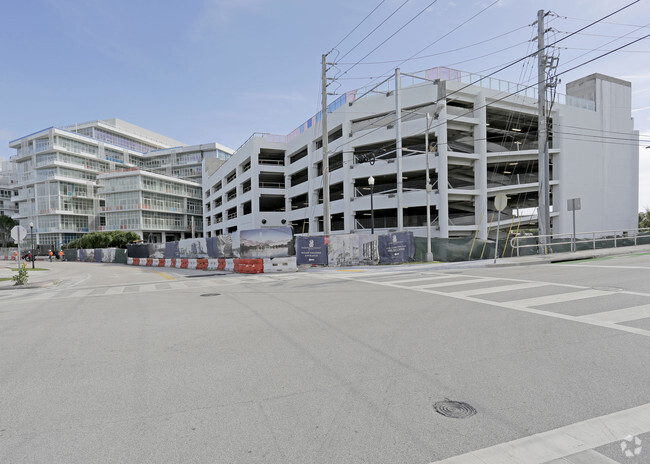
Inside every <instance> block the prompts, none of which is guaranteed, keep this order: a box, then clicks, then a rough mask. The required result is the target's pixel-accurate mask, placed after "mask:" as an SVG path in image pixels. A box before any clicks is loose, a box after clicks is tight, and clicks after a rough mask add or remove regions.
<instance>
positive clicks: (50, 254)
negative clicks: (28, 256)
mask: <svg viewBox="0 0 650 464" xmlns="http://www.w3.org/2000/svg"><path fill="white" fill-rule="evenodd" d="M48 255H49V257H50V262H52V256H54V253H52V250H50V252H49V253H48Z"/></svg>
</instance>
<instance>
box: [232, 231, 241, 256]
mask: <svg viewBox="0 0 650 464" xmlns="http://www.w3.org/2000/svg"><path fill="white" fill-rule="evenodd" d="M230 239H231V246H232V248H231V250H232V257H233V258H239V243H240V242H239V231H238V230H236V231H235V232H233V233H232V234H231V235H230Z"/></svg>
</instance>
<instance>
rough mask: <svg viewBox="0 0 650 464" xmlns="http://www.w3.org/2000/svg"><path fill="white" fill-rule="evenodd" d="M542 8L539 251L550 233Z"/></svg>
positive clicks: (541, 13) (539, 28)
mask: <svg viewBox="0 0 650 464" xmlns="http://www.w3.org/2000/svg"><path fill="white" fill-rule="evenodd" d="M544 32H545V31H544V10H539V11H538V12H537V47H538V51H537V95H538V102H537V127H538V150H539V154H538V166H537V169H538V172H539V207H538V208H537V222H538V224H539V253H540V254H546V253H547V252H548V242H549V241H550V240H549V237H548V236H549V235H550V234H551V220H550V208H549V203H550V193H549V176H550V173H549V158H548V129H547V127H546V53H545V52H544V50H545V46H544Z"/></svg>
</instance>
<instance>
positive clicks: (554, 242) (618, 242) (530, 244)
mask: <svg viewBox="0 0 650 464" xmlns="http://www.w3.org/2000/svg"><path fill="white" fill-rule="evenodd" d="M542 237H546V238H547V240H546V242H547V253H565V252H576V251H582V250H596V249H602V248H618V247H625V246H636V245H650V228H644V229H623V230H621V229H619V230H601V231H595V232H579V233H576V237H575V241H574V237H573V234H571V233H566V234H552V235H518V236H516V237H513V238H512V239H510V246H511V247H512V248H513V249H514V250H515V252H516V254H517V256H525V255H535V254H540V251H541V250H540V238H542Z"/></svg>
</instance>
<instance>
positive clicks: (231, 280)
mask: <svg viewBox="0 0 650 464" xmlns="http://www.w3.org/2000/svg"><path fill="white" fill-rule="evenodd" d="M301 277H305V275H304V274H303V275H301V276H297V275H293V274H281V273H278V274H272V275H266V276H262V275H259V274H255V275H235V276H227V277H218V278H216V279H215V278H208V277H206V278H196V279H188V280H165V281H164V282H146V283H142V284H131V285H121V286H116V287H92V288H82V289H74V290H59V291H55V292H54V293H49V292H48V293H40V294H39V295H37V296H35V298H39V299H50V298H56V299H68V298H84V297H99V296H114V295H124V294H127V293H151V292H161V291H173V290H187V289H203V288H206V287H214V288H219V287H224V286H229V285H239V284H258V283H261V284H265V283H273V282H284V281H291V280H295V279H299V278H301Z"/></svg>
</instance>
